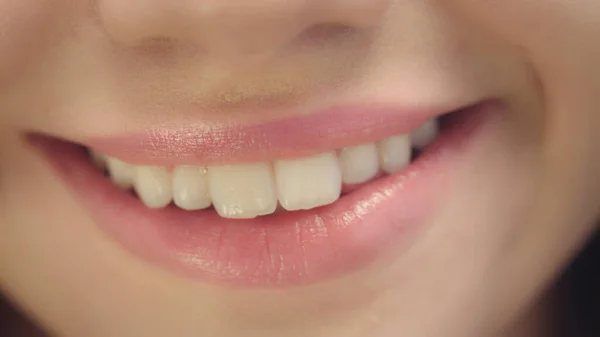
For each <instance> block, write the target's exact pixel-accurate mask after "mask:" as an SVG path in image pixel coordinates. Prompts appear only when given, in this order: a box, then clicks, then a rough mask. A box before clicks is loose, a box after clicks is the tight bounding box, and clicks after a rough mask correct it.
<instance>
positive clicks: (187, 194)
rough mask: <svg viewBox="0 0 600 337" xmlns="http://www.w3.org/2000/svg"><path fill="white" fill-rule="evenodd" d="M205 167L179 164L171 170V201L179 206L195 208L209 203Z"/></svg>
mask: <svg viewBox="0 0 600 337" xmlns="http://www.w3.org/2000/svg"><path fill="white" fill-rule="evenodd" d="M206 172H207V169H206V168H205V167H203V166H179V167H176V168H175V169H174V170H173V202H174V203H175V205H177V206H178V207H179V208H183V209H186V210H197V209H203V208H207V207H209V206H210V204H211V199H210V193H209V192H208V177H207V175H206Z"/></svg>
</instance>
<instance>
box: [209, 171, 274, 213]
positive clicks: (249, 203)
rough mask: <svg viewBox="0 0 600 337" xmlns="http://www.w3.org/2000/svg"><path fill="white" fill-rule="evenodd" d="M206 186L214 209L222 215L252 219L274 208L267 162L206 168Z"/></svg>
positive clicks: (272, 184) (270, 211)
mask: <svg viewBox="0 0 600 337" xmlns="http://www.w3.org/2000/svg"><path fill="white" fill-rule="evenodd" d="M208 187H209V191H210V196H211V198H212V201H213V205H214V207H215V209H216V210H217V212H218V213H219V215H221V216H222V217H225V218H232V219H248V218H254V217H257V216H259V215H267V214H271V213H273V212H275V209H276V208H277V194H276V191H275V181H274V179H273V172H272V169H271V165H270V163H257V164H242V165H225V166H214V167H209V168H208Z"/></svg>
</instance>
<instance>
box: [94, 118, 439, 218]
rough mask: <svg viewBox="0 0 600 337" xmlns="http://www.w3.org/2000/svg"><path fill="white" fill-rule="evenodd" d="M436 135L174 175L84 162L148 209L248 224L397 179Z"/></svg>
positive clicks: (433, 124) (418, 133) (432, 131)
mask: <svg viewBox="0 0 600 337" xmlns="http://www.w3.org/2000/svg"><path fill="white" fill-rule="evenodd" d="M438 134H439V125H438V122H437V121H436V120H432V121H429V122H427V123H425V124H423V125H422V126H421V127H419V128H418V129H417V130H415V131H413V132H412V133H411V134H406V135H396V136H391V137H388V138H385V139H381V140H379V141H377V142H375V143H368V144H363V145H358V146H351V147H346V148H342V149H340V150H338V151H331V152H325V153H321V154H318V155H313V156H309V157H305V158H298V159H292V160H277V161H275V162H273V163H268V162H263V163H252V164H236V165H222V166H211V167H208V168H207V167H206V166H177V167H175V168H174V169H173V172H169V169H167V167H162V166H136V165H132V164H129V163H126V162H123V161H121V160H119V159H116V158H113V157H109V156H106V155H104V154H102V153H98V152H96V151H92V150H90V151H89V157H90V160H91V162H92V164H93V165H94V166H96V167H97V168H98V169H100V170H103V169H104V168H106V169H107V170H108V173H109V175H110V179H111V180H112V181H113V183H114V184H115V185H116V186H118V187H119V188H122V189H125V190H126V189H129V188H131V187H133V188H135V191H136V193H137V195H138V197H139V199H140V200H141V201H142V202H143V203H144V204H145V205H146V206H147V207H148V208H162V207H166V206H167V205H169V204H170V203H171V202H173V203H174V204H175V205H176V206H177V207H179V208H181V209H184V210H190V211H193V210H201V209H206V208H209V207H210V206H211V205H212V206H213V207H214V209H215V210H216V211H217V212H218V213H219V215H220V216H222V217H225V218H231V219H249V218H255V217H258V216H262V215H268V214H272V213H277V212H281V211H285V210H287V211H295V210H308V209H312V208H316V207H320V206H325V205H329V204H331V203H333V202H335V201H337V200H338V199H339V198H340V195H341V193H342V187H343V186H348V185H356V184H362V183H365V182H368V181H370V180H373V179H374V178H376V177H378V176H379V175H380V174H381V173H385V174H394V173H396V172H399V171H402V170H403V169H404V168H406V167H407V166H408V165H410V161H411V151H412V148H416V149H419V150H423V149H424V148H425V147H427V146H428V145H430V144H431V143H432V142H433V141H434V140H435V139H436V138H437V136H438ZM411 146H412V148H411ZM344 184H345V185H344Z"/></svg>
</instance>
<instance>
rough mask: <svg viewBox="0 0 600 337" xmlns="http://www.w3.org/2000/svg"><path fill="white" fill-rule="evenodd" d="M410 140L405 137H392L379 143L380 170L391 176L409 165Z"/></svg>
mask: <svg viewBox="0 0 600 337" xmlns="http://www.w3.org/2000/svg"><path fill="white" fill-rule="evenodd" d="M410 152H411V148H410V139H409V138H408V136H407V135H402V136H392V137H389V138H386V139H384V140H382V141H380V142H379V154H380V155H381V169H382V170H383V171H384V172H385V173H387V174H392V173H396V172H398V171H400V170H402V169H404V168H405V167H406V166H408V164H410Z"/></svg>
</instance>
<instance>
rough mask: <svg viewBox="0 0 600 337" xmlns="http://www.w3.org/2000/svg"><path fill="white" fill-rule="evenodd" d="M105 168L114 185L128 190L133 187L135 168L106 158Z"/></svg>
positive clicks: (114, 159) (115, 159) (117, 160)
mask: <svg viewBox="0 0 600 337" xmlns="http://www.w3.org/2000/svg"><path fill="white" fill-rule="evenodd" d="M106 166H107V167H108V171H109V172H110V178H111V179H112V181H113V182H114V183H115V185H117V186H118V187H120V188H123V189H128V188H130V187H131V186H133V179H134V178H135V166H133V165H131V164H127V163H125V162H123V161H121V160H119V159H117V158H111V157H108V158H107V160H106Z"/></svg>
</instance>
